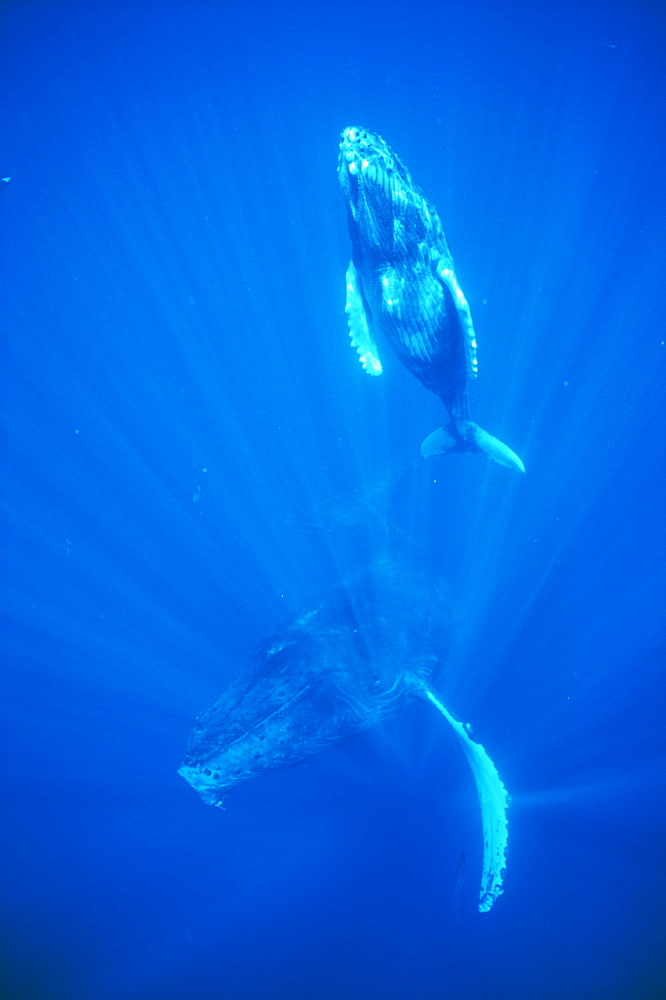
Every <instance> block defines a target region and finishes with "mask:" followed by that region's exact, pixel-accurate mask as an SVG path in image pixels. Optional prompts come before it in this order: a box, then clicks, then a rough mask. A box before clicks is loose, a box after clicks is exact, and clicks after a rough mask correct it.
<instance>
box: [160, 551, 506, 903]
mask: <svg viewBox="0 0 666 1000" xmlns="http://www.w3.org/2000/svg"><path fill="white" fill-rule="evenodd" d="M449 622H450V612H449V611H448V608H447V605H446V601H445V598H444V596H443V592H442V591H441V589H440V588H439V587H438V586H437V585H436V584H434V585H433V584H432V583H430V582H428V581H426V580H424V579H423V578H422V577H421V576H420V575H419V574H417V573H415V572H414V570H413V568H411V567H409V566H405V565H404V564H400V563H396V562H395V561H393V562H391V561H388V560H385V561H383V562H381V563H378V564H376V565H375V566H373V567H372V568H371V569H370V570H368V571H367V572H366V573H364V574H362V575H360V576H359V577H358V578H357V579H355V580H353V581H351V582H350V583H348V584H346V585H343V586H341V587H339V588H338V589H337V590H336V591H334V592H333V593H332V594H331V595H329V597H328V599H327V600H325V601H323V602H322V603H321V605H320V606H319V607H317V608H315V609H314V610H311V611H309V612H308V613H307V614H304V615H302V616H301V617H299V618H297V619H296V620H295V621H294V622H292V623H291V624H290V625H288V626H287V627H286V628H285V629H283V630H282V631H281V632H280V633H278V634H277V635H273V636H271V637H269V638H268V639H267V640H266V641H265V642H264V643H263V644H262V646H261V647H260V649H259V650H258V651H257V652H256V654H255V656H254V657H253V658H252V659H251V660H250V661H249V662H248V664H247V666H246V667H245V669H244V670H242V671H241V673H240V674H239V676H238V677H237V679H236V680H234V681H233V683H232V684H231V685H230V687H229V688H228V689H227V690H226V691H225V692H224V693H223V694H222V696H221V697H220V698H219V699H218V701H216V702H215V704H214V705H213V706H212V707H211V708H210V709H209V710H208V711H207V712H205V713H204V714H203V715H201V716H200V717H199V719H198V721H197V724H196V726H195V728H194V730H193V732H192V735H191V737H190V741H189V746H188V749H187V754H186V756H185V759H184V761H183V764H182V766H181V768H180V770H179V773H180V774H181V775H182V776H183V777H184V778H185V779H186V781H188V782H189V784H190V785H191V786H192V787H193V788H194V789H195V790H196V791H197V792H198V793H199V794H200V795H201V797H202V799H203V800H204V802H207V803H209V804H210V805H214V806H222V805H223V803H224V800H225V798H226V796H227V794H228V793H229V791H230V790H231V789H232V788H234V787H235V786H236V785H238V784H239V783H241V782H243V781H249V780H250V779H252V778H255V777H258V776H260V775H262V774H264V773H265V772H267V771H271V770H274V769H275V768H279V767H286V766H288V765H291V764H298V763H300V762H301V761H303V760H305V759H306V758H307V757H309V756H311V755H312V754H315V753H319V752H321V751H322V750H324V749H326V748H327V747H329V746H333V745H335V744H337V743H341V742H342V741H343V740H347V739H349V738H350V737H352V736H354V735H355V734H356V733H359V732H362V731H363V730H365V729H368V728H369V727H370V726H373V725H376V724H377V723H379V722H381V720H382V719H384V718H386V717H387V716H389V715H390V714H392V713H394V712H396V711H398V710H399V709H400V708H402V707H404V706H406V705H407V704H409V702H410V701H413V700H415V699H417V698H423V699H425V700H426V701H427V702H428V703H429V704H431V705H433V706H434V707H435V708H436V709H437V710H438V711H439V712H440V713H441V714H442V715H443V716H444V718H445V719H446V720H447V722H448V723H449V725H450V726H451V727H452V728H453V730H454V732H455V734H456V737H457V738H458V740H459V742H460V744H461V746H462V749H463V751H464V753H465V756H466V757H467V760H468V762H469V765H470V767H471V770H472V774H473V776H474V780H475V783H476V787H477V792H478V796H479V802H480V805H481V817H482V827H483V872H482V876H481V890H480V895H479V910H480V911H481V912H487V911H488V910H490V908H491V907H492V905H493V903H494V901H495V900H496V899H497V897H498V896H499V895H500V893H501V892H502V879H503V875H504V867H505V859H506V847H507V836H508V827H507V820H506V809H507V804H508V798H507V793H506V790H505V788H504V785H503V783H502V781H501V779H500V777H499V774H498V773H497V769H496V768H495V765H494V764H493V762H492V760H491V759H490V757H489V756H488V754H487V753H486V751H485V750H484V748H483V747H482V746H481V744H480V743H477V742H476V741H475V740H474V739H472V738H471V736H470V734H469V731H468V730H469V727H468V726H466V725H464V724H463V723H461V722H458V720H457V719H455V718H454V717H453V716H452V715H451V714H450V713H449V712H448V710H447V709H446V708H445V706H444V705H443V704H442V701H441V700H440V698H439V696H438V695H437V694H436V693H435V691H434V689H433V675H434V674H435V673H436V671H437V663H438V660H439V659H440V658H441V657H442V653H443V651H444V649H445V648H446V646H447V645H448V635H449V632H450V625H449Z"/></svg>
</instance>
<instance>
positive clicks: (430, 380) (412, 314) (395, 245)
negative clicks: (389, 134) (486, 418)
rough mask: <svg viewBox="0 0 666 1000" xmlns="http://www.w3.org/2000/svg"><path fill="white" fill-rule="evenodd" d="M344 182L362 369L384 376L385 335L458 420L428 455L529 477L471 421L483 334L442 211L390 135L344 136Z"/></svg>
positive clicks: (439, 433) (352, 321)
mask: <svg viewBox="0 0 666 1000" xmlns="http://www.w3.org/2000/svg"><path fill="white" fill-rule="evenodd" d="M338 178H339V181H340V185H341V187H342V191H343V194H344V196H345V201H346V204H347V219H348V224H349V234H350V237H351V244H352V258H351V263H350V264H349V268H348V269H347V303H346V312H347V318H348V325H349V333H350V336H351V340H352V344H353V346H354V347H355V348H356V350H357V352H358V355H359V357H360V360H361V364H362V365H363V368H364V369H365V370H366V371H367V372H368V373H369V374H371V375H380V374H381V372H382V364H381V361H380V359H379V352H378V348H377V339H378V338H379V336H380V334H381V335H383V336H384V337H385V338H386V339H387V340H388V342H389V344H390V345H391V347H392V349H393V350H394V352H395V353H396V355H397V356H398V358H399V359H400V360H401V361H402V363H403V364H404V366H405V367H406V368H407V369H408V371H410V372H411V373H412V375H415V376H416V378H418V379H419V380H420V381H421V382H422V383H423V385H424V386H425V387H426V388H427V389H430V391H431V392H434V393H435V394H436V395H437V396H439V398H440V399H441V400H442V402H443V404H444V406H445V407H446V410H447V412H448V415H449V422H448V424H447V425H446V426H445V427H440V428H438V429H437V430H435V431H433V432H432V434H429V435H428V437H427V438H426V439H425V441H424V442H423V444H422V445H421V454H422V455H423V456H424V457H425V458H427V457H428V456H430V455H435V454H446V453H448V452H453V451H477V452H481V453H482V454H484V455H487V456H488V458H492V459H493V460H494V461H495V462H499V464H500V465H505V466H507V467H508V468H510V469H516V470H518V471H519V472H524V471H525V466H524V465H523V463H522V461H521V459H520V458H519V457H518V455H516V453H515V452H514V451H512V450H511V448H509V447H508V446H507V445H505V444H504V443H503V442H502V441H500V440H498V438H496V437H493V436H492V435H491V434H489V433H488V432H487V431H485V430H483V428H481V427H479V426H478V424H475V423H474V422H473V421H472V420H470V419H469V406H468V398H467V382H468V379H469V378H470V377H471V378H474V377H476V375H477V372H478V363H477V353H476V349H477V343H476V336H475V334H474V326H473V324H472V316H471V313H470V309H469V305H468V304H467V300H466V298H465V296H464V294H463V292H462V289H461V288H460V285H459V284H458V281H457V278H456V274H455V269H454V266H453V258H452V257H451V253H450V251H449V248H448V246H447V243H446V238H445V236H444V230H443V228H442V224H441V222H440V220H439V216H438V215H437V210H436V209H435V207H434V205H432V204H431V203H430V202H429V201H428V199H427V198H426V197H425V195H424V194H423V192H422V191H421V189H420V188H419V187H418V186H417V185H416V184H415V183H414V181H413V180H412V177H411V175H410V173H409V171H408V170H407V168H406V167H405V166H404V164H403V163H402V162H401V160H400V159H399V158H398V157H397V156H396V155H395V153H394V152H393V151H392V150H391V149H390V147H389V146H388V144H387V143H386V142H384V140H383V139H382V138H381V136H379V135H376V134H374V133H372V132H369V131H367V130H366V129H363V128H358V127H350V128H346V129H345V130H344V131H343V133H342V140H341V143H340V155H339V160H338Z"/></svg>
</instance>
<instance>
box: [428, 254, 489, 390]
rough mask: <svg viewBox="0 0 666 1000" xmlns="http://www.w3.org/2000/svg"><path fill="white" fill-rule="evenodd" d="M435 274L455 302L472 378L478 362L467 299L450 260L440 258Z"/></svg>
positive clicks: (468, 371) (475, 374)
mask: <svg viewBox="0 0 666 1000" xmlns="http://www.w3.org/2000/svg"><path fill="white" fill-rule="evenodd" d="M437 274H438V275H439V277H440V278H441V279H442V281H443V283H444V284H445V285H446V287H447V288H448V290H449V291H450V293H451V295H452V297H453V301H454V302H455V304H456V309H457V310H458V316H459V317H460V325H461V327H462V331H463V342H464V344H465V355H466V357H467V374H468V375H470V376H471V377H472V378H476V376H477V375H478V374H479V362H478V360H477V357H476V334H475V333H474V324H473V323H472V313H471V312H470V308H469V305H468V304H467V299H466V298H465V295H464V292H463V290H462V288H461V287H460V285H459V284H458V279H457V278H456V275H455V271H454V270H453V268H452V267H451V263H450V261H447V260H446V259H445V258H442V260H440V262H439V264H438V266H437Z"/></svg>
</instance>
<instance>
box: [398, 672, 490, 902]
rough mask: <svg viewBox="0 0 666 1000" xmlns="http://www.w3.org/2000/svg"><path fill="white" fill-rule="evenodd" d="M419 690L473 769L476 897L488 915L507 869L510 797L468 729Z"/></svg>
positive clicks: (423, 686) (423, 687) (424, 690)
mask: <svg viewBox="0 0 666 1000" xmlns="http://www.w3.org/2000/svg"><path fill="white" fill-rule="evenodd" d="M418 689H419V693H420V694H421V696H422V697H423V698H426V699H427V700H428V701H429V702H430V703H431V704H432V705H434V706H435V708H436V709H437V710H438V711H439V712H441V713H442V715H443V716H444V718H445V719H446V721H447V722H448V723H449V725H450V726H451V727H452V729H453V731H454V733H455V734H456V736H457V737H458V740H459V741H460V744H461V746H462V748H463V751H464V753H465V757H466V758H467V762H468V764H469V766H470V768H471V769H472V774H473V776H474V781H475V783H476V790H477V792H478V794H479V804H480V805H481V824H482V827H483V872H482V875H481V891H480V893H479V910H480V912H481V913H487V912H488V911H489V910H490V909H491V908H492V905H493V903H494V902H495V900H496V899H497V898H498V896H501V894H502V892H503V889H502V882H503V880H504V872H505V869H506V853H507V843H508V837H509V825H508V822H507V818H506V811H507V809H508V806H509V796H508V794H507V790H506V788H505V787H504V784H503V782H502V779H501V778H500V776H499V774H498V772H497V768H496V767H495V765H494V764H493V762H492V760H491V759H490V757H489V756H488V754H487V753H486V751H485V750H484V748H483V747H482V746H481V744H480V743H476V742H475V741H474V740H473V739H472V738H471V737H470V736H469V734H468V732H467V727H466V726H465V725H464V724H463V723H462V722H458V720H457V719H454V718H453V716H452V715H451V714H450V712H448V711H447V710H446V708H445V707H444V705H442V703H441V701H440V700H439V698H438V697H437V696H436V695H435V694H433V692H432V691H431V690H430V688H429V687H428V686H427V685H426V684H421V685H419V686H418Z"/></svg>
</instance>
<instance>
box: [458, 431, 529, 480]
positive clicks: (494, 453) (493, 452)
mask: <svg viewBox="0 0 666 1000" xmlns="http://www.w3.org/2000/svg"><path fill="white" fill-rule="evenodd" d="M464 437H465V440H466V442H467V443H468V444H469V445H470V446H471V447H472V449H473V450H478V451H480V452H483V454H484V455H487V456H488V458H492V460H493V462H498V463H499V464H500V465H504V466H506V468H507V469H515V470H516V471H517V472H522V473H523V474H524V473H525V466H524V465H523V463H522V460H521V459H520V458H519V457H518V455H516V453H515V451H512V450H511V448H509V446H508V445H506V444H504V442H503V441H500V439H499V438H496V437H493V436H492V434H489V433H488V431H484V429H483V427H479V425H478V424H475V423H473V421H471V420H468V421H467V423H466V426H465V433H464Z"/></svg>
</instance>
